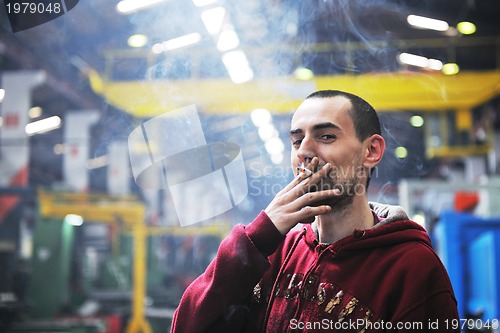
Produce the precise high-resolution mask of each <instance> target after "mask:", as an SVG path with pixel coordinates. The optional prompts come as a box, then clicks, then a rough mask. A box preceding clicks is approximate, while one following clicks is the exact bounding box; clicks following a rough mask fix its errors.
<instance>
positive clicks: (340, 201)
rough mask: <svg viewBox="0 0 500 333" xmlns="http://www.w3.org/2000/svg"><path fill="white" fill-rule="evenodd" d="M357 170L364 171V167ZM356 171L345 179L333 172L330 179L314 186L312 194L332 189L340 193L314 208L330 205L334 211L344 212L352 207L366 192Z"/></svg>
mask: <svg viewBox="0 0 500 333" xmlns="http://www.w3.org/2000/svg"><path fill="white" fill-rule="evenodd" d="M353 168H354V166H353ZM357 168H358V170H364V169H362V166H358V167H357ZM354 171H355V169H353V172H352V175H350V176H344V177H342V176H341V175H339V174H338V173H333V172H331V173H330V174H329V175H328V177H326V178H323V179H322V180H321V182H320V183H318V184H315V185H312V186H311V188H310V191H311V192H316V191H322V190H330V189H338V190H339V191H340V193H339V194H338V195H336V196H334V197H331V198H328V199H326V200H322V201H318V202H316V203H315V204H314V206H321V205H328V206H330V207H331V208H332V211H343V210H345V209H347V208H349V207H351V205H352V203H353V201H354V197H355V196H356V195H358V194H362V193H363V191H366V189H365V187H364V186H363V185H362V183H361V178H360V177H359V174H358V173H357V172H354Z"/></svg>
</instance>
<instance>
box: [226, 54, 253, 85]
mask: <svg viewBox="0 0 500 333" xmlns="http://www.w3.org/2000/svg"><path fill="white" fill-rule="evenodd" d="M222 62H223V63H224V66H225V67H226V70H227V72H228V74H229V77H230V78H231V80H232V81H233V82H234V83H244V82H247V81H250V80H251V79H253V71H252V69H251V68H250V64H249V63H248V59H247V57H246V55H245V53H243V51H240V50H238V51H230V52H227V53H224V54H223V55H222Z"/></svg>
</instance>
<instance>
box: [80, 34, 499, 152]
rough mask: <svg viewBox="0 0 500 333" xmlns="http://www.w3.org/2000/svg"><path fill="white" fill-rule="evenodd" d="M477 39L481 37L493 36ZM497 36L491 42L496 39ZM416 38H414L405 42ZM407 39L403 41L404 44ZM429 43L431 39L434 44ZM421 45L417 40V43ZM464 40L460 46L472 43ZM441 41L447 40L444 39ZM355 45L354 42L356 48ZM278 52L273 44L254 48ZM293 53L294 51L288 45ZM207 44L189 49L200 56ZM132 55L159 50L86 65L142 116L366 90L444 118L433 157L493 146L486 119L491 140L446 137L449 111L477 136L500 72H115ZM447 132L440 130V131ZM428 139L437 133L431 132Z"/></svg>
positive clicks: (274, 105) (374, 97) (97, 85)
mask: <svg viewBox="0 0 500 333" xmlns="http://www.w3.org/2000/svg"><path fill="white" fill-rule="evenodd" d="M491 42H492V41H491V40H479V41H477V43H479V44H478V45H481V43H491ZM493 42H494V41H493ZM402 43H403V44H402V45H403V46H404V45H406V44H409V45H413V43H415V41H406V42H405V41H403V42H402ZM405 43H406V44H405ZM419 43H420V44H422V45H426V46H427V47H439V46H440V45H437V44H436V43H438V44H439V42H436V41H426V40H423V41H419ZM429 43H430V44H429ZM420 44H419V45H420ZM474 45H476V44H474V43H472V44H471V45H468V44H464V45H462V46H466V47H474ZM441 46H442V45H441ZM307 47H308V48H309V49H310V50H314V51H316V52H326V51H329V50H330V51H331V50H333V49H337V48H339V47H340V48H341V49H342V48H343V49H345V51H346V52H352V51H353V50H355V49H363V48H364V47H365V46H363V45H354V46H352V45H351V44H349V45H336V44H335V45H331V44H325V45H322V44H319V45H310V46H307ZM353 47H354V48H353ZM249 51H252V52H273V49H264V50H260V49H258V50H249ZM291 51H293V52H295V53H292V54H296V53H297V52H298V51H297V50H291ZM203 52H208V51H206V50H201V51H200V50H198V51H197V52H194V53H193V54H192V56H193V59H192V60H193V61H194V62H195V64H194V67H196V66H199V64H196V59H198V61H199V58H200V57H202V55H203ZM124 59H128V60H130V59H133V60H134V61H135V60H137V61H140V62H141V61H142V63H146V64H147V66H150V67H153V66H154V65H155V63H156V61H157V59H156V58H155V55H154V54H153V53H152V52H151V51H147V50H113V51H108V52H106V69H105V73H104V75H100V74H99V73H97V72H96V71H93V70H89V71H87V74H88V76H89V81H90V85H91V87H92V89H93V90H94V91H95V92H96V93H97V94H99V95H101V96H103V97H104V98H105V99H106V100H107V101H108V102H109V103H110V104H112V105H114V106H116V107H118V108H120V109H122V110H124V111H126V112H128V113H130V114H132V115H133V116H135V117H138V118H150V117H154V116H157V115H160V114H163V113H165V112H167V111H171V110H175V109H178V108H180V107H184V106H186V105H191V104H196V105H197V107H198V108H199V109H200V110H202V111H203V112H204V113H206V114H215V115H216V114H221V115H230V114H236V113H246V112H250V111H252V110H254V109H257V108H266V109H268V110H270V111H271V112H274V113H291V112H292V111H293V110H295V109H296V108H297V106H298V105H299V104H300V103H301V102H302V100H303V98H304V97H305V96H306V95H308V94H309V93H311V92H312V91H314V90H319V89H339V90H345V91H349V92H352V93H354V94H358V95H360V96H363V98H365V99H366V100H367V101H368V102H370V103H371V104H372V105H373V106H374V107H375V109H376V110H378V111H382V112H391V111H397V112H400V111H418V112H427V114H429V115H432V117H434V118H435V119H437V122H438V124H439V128H440V134H439V136H440V141H441V142H440V144H439V145H437V146H435V145H430V144H428V147H427V155H428V156H429V157H448V156H463V155H483V154H487V153H488V152H489V151H490V150H491V149H492V147H493V143H492V139H491V138H492V136H491V122H489V123H487V124H486V125H487V128H486V134H487V139H488V140H487V141H486V142H483V143H481V144H475V143H467V144H456V143H453V142H449V136H448V134H449V133H451V132H450V124H449V123H448V122H447V114H450V113H453V115H454V119H455V125H454V126H455V127H454V128H453V131H454V132H455V133H459V134H463V133H465V134H466V135H467V136H469V137H473V132H474V122H473V112H472V110H473V109H474V108H476V107H478V106H481V105H483V104H485V103H486V102H488V101H490V100H491V99H493V98H494V97H496V96H497V95H499V94H500V71H498V70H496V71H485V72H460V73H459V74H457V75H453V76H446V75H443V74H442V73H441V72H430V71H427V72H424V71H422V72H396V73H368V74H362V75H356V74H345V75H333V76H315V77H314V78H313V79H311V80H308V81H301V80H298V79H295V78H293V77H270V78H255V79H253V80H251V81H249V82H245V83H242V84H234V83H232V82H231V81H230V80H228V79H225V78H209V79H207V78H197V77H195V76H196V74H194V75H193V77H192V78H189V79H176V80H172V79H144V80H133V81H119V80H114V79H113V76H114V75H113V74H114V73H113V68H114V63H120V60H124ZM441 133H442V134H441ZM426 138H427V142H428V143H429V142H432V141H433V137H432V134H431V133H429V131H427V132H426Z"/></svg>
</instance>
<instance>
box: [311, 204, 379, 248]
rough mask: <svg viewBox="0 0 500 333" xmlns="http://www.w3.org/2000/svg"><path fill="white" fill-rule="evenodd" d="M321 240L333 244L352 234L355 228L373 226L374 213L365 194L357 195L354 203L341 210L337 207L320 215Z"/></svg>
mask: <svg viewBox="0 0 500 333" xmlns="http://www.w3.org/2000/svg"><path fill="white" fill-rule="evenodd" d="M316 221H317V223H318V234H319V242H320V243H327V244H332V243H335V242H336V241H338V240H340V239H342V238H344V237H346V236H348V235H350V234H352V232H353V231H354V230H355V229H360V230H362V229H368V228H371V227H372V226H373V223H374V219H373V214H372V211H371V209H370V207H369V206H368V200H367V198H366V197H364V196H358V197H355V198H354V200H353V202H352V204H351V205H349V206H348V207H346V208H345V209H343V210H341V211H335V209H334V210H333V211H332V212H330V213H328V214H325V215H321V216H318V218H317V220H316Z"/></svg>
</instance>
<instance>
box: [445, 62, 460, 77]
mask: <svg viewBox="0 0 500 333" xmlns="http://www.w3.org/2000/svg"><path fill="white" fill-rule="evenodd" d="M441 72H443V74H445V75H455V74H458V72H460V67H458V65H457V64H455V63H447V64H444V65H443V68H442V69H441Z"/></svg>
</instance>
